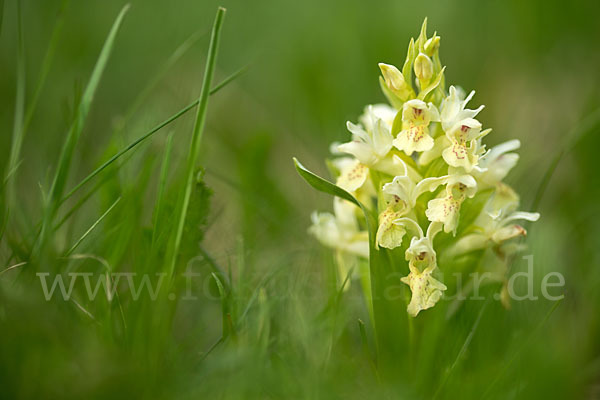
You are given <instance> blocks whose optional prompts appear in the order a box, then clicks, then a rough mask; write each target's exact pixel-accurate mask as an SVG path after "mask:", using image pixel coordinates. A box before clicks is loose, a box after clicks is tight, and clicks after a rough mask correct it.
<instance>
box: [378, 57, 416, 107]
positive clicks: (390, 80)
mask: <svg viewBox="0 0 600 400" xmlns="http://www.w3.org/2000/svg"><path fill="white" fill-rule="evenodd" d="M379 69H381V74H382V75H383V79H384V81H385V84H386V86H387V87H388V88H389V89H390V90H391V91H392V93H394V94H395V95H396V96H398V97H399V98H400V99H402V100H406V99H407V98H408V97H409V95H410V92H411V89H410V88H409V87H408V84H407V83H406V80H405V79H404V75H402V72H400V71H399V70H398V68H396V67H394V66H393V65H389V64H384V63H379Z"/></svg>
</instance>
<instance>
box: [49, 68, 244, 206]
mask: <svg viewBox="0 0 600 400" xmlns="http://www.w3.org/2000/svg"><path fill="white" fill-rule="evenodd" d="M246 69H247V66H246V67H243V68H240V69H239V70H237V71H236V72H234V73H233V74H231V75H229V76H228V77H227V78H225V79H224V80H223V81H222V82H221V83H220V84H218V85H217V86H216V87H214V88H213V89H212V90H211V91H210V94H211V95H213V94H215V93H217V92H218V91H219V90H221V89H222V88H223V87H225V86H226V85H227V84H228V83H230V82H232V81H233V80H234V79H236V78H237V77H238V76H240V75H241V74H242V73H244V72H245V71H246ZM198 102H199V100H196V101H194V102H193V103H191V104H188V105H187V106H185V107H184V108H182V109H181V110H179V111H177V112H176V113H175V114H173V115H172V116H170V117H169V118H167V119H166V120H164V121H163V122H161V123H159V124H158V125H156V126H155V127H154V128H152V129H150V131H148V132H147V133H145V134H144V135H142V136H140V137H139V138H137V139H136V140H134V141H133V142H131V143H130V144H129V145H128V146H127V147H125V148H124V149H123V150H121V151H119V152H118V153H117V154H115V155H114V156H112V157H111V158H110V159H108V160H107V161H106V162H104V163H103V164H102V165H100V166H99V167H98V168H96V169H95V170H94V171H92V172H91V173H90V174H89V175H88V176H86V177H85V178H83V180H81V182H79V183H78V184H77V185H75V187H73V189H71V190H70V191H69V192H68V193H67V194H66V195H65V196H64V197H63V199H62V200H61V202H60V203H61V204H62V203H64V202H65V201H66V200H67V199H69V198H70V197H71V196H73V195H74V194H75V192H77V191H78V190H79V189H81V187H82V186H84V185H85V184H86V183H88V182H89V181H90V180H92V179H93V178H94V177H95V176H96V175H98V174H99V173H100V172H102V171H103V170H104V169H105V168H107V167H108V166H109V165H111V164H112V163H113V162H115V161H117V160H118V159H119V158H121V156H123V155H124V154H125V153H127V152H129V151H130V150H132V149H133V148H135V147H136V146H137V145H139V144H140V143H142V142H143V141H145V140H146V139H148V138H150V137H151V136H152V135H154V134H155V133H156V132H158V131H159V130H161V129H162V128H164V127H165V126H167V125H169V124H170V123H171V122H173V121H175V120H176V119H178V118H179V117H181V116H182V115H184V114H185V113H187V112H188V111H190V110H191V109H192V108H194V107H196V106H197V105H198Z"/></svg>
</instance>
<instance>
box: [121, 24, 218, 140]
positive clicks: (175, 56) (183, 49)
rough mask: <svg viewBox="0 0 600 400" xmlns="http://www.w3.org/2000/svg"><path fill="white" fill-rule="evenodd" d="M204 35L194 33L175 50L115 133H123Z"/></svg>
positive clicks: (127, 112) (138, 97)
mask: <svg viewBox="0 0 600 400" xmlns="http://www.w3.org/2000/svg"><path fill="white" fill-rule="evenodd" d="M204 35H206V32H202V33H201V32H199V31H198V32H194V33H193V34H192V35H191V36H190V37H188V38H187V39H186V40H185V41H184V42H183V43H181V44H180V45H179V46H178V47H177V48H176V49H175V51H174V52H173V53H172V54H171V55H170V56H169V58H168V59H167V61H165V63H164V64H162V65H161V66H160V68H159V69H158V72H157V73H156V74H154V76H153V78H152V79H151V80H150V81H149V82H148V83H147V84H146V86H145V87H144V88H143V89H142V90H141V91H140V92H139V94H138V95H137V96H136V97H135V100H134V101H133V103H132V104H131V106H129V108H128V109H127V111H126V112H125V114H124V115H123V117H122V118H121V119H120V121H119V124H118V126H117V128H116V129H115V130H114V131H115V133H119V132H121V131H123V129H124V128H125V126H126V125H127V122H129V120H130V119H131V117H132V116H133V114H135V112H136V111H137V110H138V109H139V108H140V106H141V104H142V103H143V102H144V100H145V99H146V98H147V97H148V95H149V94H150V92H152V89H154V88H155V87H156V85H157V84H158V83H159V82H160V80H161V79H162V78H163V77H164V76H165V74H166V73H167V72H168V71H169V70H170V69H171V68H172V67H173V66H174V65H175V64H176V63H177V61H179V59H180V58H181V57H183V55H184V54H185V53H187V51H188V50H189V49H191V48H192V46H193V45H194V44H195V43H196V42H197V41H198V40H199V39H200V38H202V37H203V36H204Z"/></svg>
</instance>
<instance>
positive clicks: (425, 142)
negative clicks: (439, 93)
mask: <svg viewBox="0 0 600 400" xmlns="http://www.w3.org/2000/svg"><path fill="white" fill-rule="evenodd" d="M439 119H440V115H439V112H438V110H437V108H436V107H435V106H434V105H433V104H432V103H429V104H428V103H425V102H424V101H422V100H418V99H413V100H409V101H407V102H406V103H404V106H403V108H402V130H401V131H400V133H398V135H397V136H396V138H395V139H394V141H393V145H394V147H396V148H397V149H398V150H401V151H404V152H405V153H406V154H407V155H409V156H410V155H411V154H412V153H414V152H415V151H417V152H421V151H426V150H430V149H431V148H432V147H433V143H434V142H433V138H432V137H431V136H430V135H429V124H430V122H432V121H439Z"/></svg>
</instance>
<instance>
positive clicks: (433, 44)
mask: <svg viewBox="0 0 600 400" xmlns="http://www.w3.org/2000/svg"><path fill="white" fill-rule="evenodd" d="M423 47H424V50H425V54H427V55H428V56H429V57H433V55H434V54H435V52H436V51H437V50H438V49H439V48H440V37H439V36H437V35H435V34H434V35H433V37H431V38H430V39H428V40H427V41H426V42H425V46H423Z"/></svg>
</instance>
